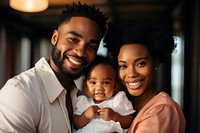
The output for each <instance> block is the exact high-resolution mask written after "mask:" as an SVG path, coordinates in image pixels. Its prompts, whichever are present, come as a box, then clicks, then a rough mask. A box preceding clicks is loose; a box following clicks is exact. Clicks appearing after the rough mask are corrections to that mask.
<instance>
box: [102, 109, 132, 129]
mask: <svg viewBox="0 0 200 133" xmlns="http://www.w3.org/2000/svg"><path fill="white" fill-rule="evenodd" d="M98 112H99V115H100V117H101V118H102V119H103V120H105V121H109V120H113V121H115V122H119V123H120V124H121V126H122V128H124V129H127V128H129V127H130V125H131V123H132V121H133V115H132V114H130V115H125V116H122V115H120V114H119V113H117V112H114V111H113V110H112V109H111V108H101V109H99V110H98Z"/></svg>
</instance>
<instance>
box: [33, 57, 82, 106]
mask: <svg viewBox="0 0 200 133" xmlns="http://www.w3.org/2000/svg"><path fill="white" fill-rule="evenodd" d="M35 67H36V70H37V71H38V74H39V75H40V77H41V80H42V83H43V85H44V88H45V91H46V93H47V96H48V98H49V101H50V103H52V102H53V101H54V100H55V99H56V98H57V97H58V96H59V95H60V94H61V93H62V91H66V90H65V89H64V87H63V86H62V85H61V84H60V82H59V81H58V79H57V77H56V75H55V73H54V72H53V70H52V69H51V67H50V65H49V63H48V62H47V61H46V59H45V58H44V57H43V58H41V59H40V60H39V61H38V62H37V63H36V64H35ZM82 80H83V77H82V76H81V77H80V78H79V79H77V80H74V82H75V85H76V87H77V88H78V89H80V90H81V89H82V86H83V82H82Z"/></svg>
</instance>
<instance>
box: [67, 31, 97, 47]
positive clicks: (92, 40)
mask: <svg viewBox="0 0 200 133" xmlns="http://www.w3.org/2000/svg"><path fill="white" fill-rule="evenodd" d="M68 34H72V35H74V36H77V37H81V38H83V36H82V35H81V34H79V33H77V32H74V31H70V32H68ZM90 43H95V44H99V43H100V40H95V39H91V40H90Z"/></svg>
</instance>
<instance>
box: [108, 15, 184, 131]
mask: <svg viewBox="0 0 200 133" xmlns="http://www.w3.org/2000/svg"><path fill="white" fill-rule="evenodd" d="M104 41H105V43H110V45H111V44H113V46H111V47H108V50H109V51H110V52H111V53H112V54H113V55H114V56H115V57H116V58H118V65H119V69H118V71H119V78H120V80H121V81H122V84H123V85H124V87H125V88H126V90H127V91H128V95H129V99H130V100H131V101H132V104H133V107H134V109H135V110H136V112H137V116H136V117H135V119H134V120H133V122H132V125H131V126H130V129H129V133H184V132H185V118H184V114H183V112H182V109H181V107H180V106H179V105H178V104H177V103H176V102H175V101H174V100H173V99H172V98H171V97H170V96H169V95H168V94H167V93H165V92H164V91H161V92H160V91H158V89H157V88H156V86H155V84H154V72H155V71H156V70H157V69H158V67H159V64H161V63H163V62H166V61H167V59H169V57H170V55H171V53H172V52H173V50H174V48H175V44H174V40H173V36H172V35H171V34H170V33H169V32H167V30H165V29H164V27H160V26H158V24H155V23H153V22H152V23H151V22H148V21H147V20H144V19H138V20H135V21H130V22H128V23H126V24H124V25H122V26H121V27H120V26H118V27H116V26H115V25H110V28H109V30H108V33H107V35H106V36H105V40H104ZM113 47H115V49H113Z"/></svg>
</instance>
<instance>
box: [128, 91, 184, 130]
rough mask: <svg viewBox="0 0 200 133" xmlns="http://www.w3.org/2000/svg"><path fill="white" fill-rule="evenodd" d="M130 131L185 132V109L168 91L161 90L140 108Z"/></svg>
mask: <svg viewBox="0 0 200 133" xmlns="http://www.w3.org/2000/svg"><path fill="white" fill-rule="evenodd" d="M129 133H185V117H184V114H183V111H182V109H181V107H180V106H179V105H178V104H177V103H176V102H175V101H173V100H172V98H171V97H170V96H169V95H168V94H167V93H165V92H160V93H159V94H158V95H156V96H155V97H154V98H152V99H151V100H150V101H149V102H148V103H147V104H146V105H145V106H144V107H143V108H142V109H141V110H140V112H139V113H138V114H137V116H136V117H135V119H134V120H133V123H132V125H131V127H130V129H129Z"/></svg>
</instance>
